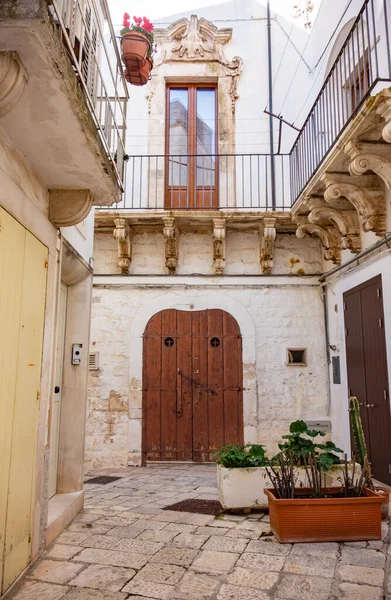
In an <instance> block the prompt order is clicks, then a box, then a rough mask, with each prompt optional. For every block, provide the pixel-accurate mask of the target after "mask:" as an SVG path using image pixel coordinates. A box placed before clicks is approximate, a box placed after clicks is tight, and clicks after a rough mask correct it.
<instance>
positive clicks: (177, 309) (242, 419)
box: [141, 306, 245, 465]
mask: <svg viewBox="0 0 391 600" xmlns="http://www.w3.org/2000/svg"><path fill="white" fill-rule="evenodd" d="M168 310H173V311H175V312H179V313H180V312H190V313H199V312H207V311H213V310H217V311H220V312H221V313H225V314H227V315H228V316H229V317H230V318H231V319H232V320H233V321H234V322H235V323H236V325H237V328H238V331H239V334H238V335H239V337H240V344H239V353H240V361H241V373H240V381H241V385H240V389H239V398H238V402H239V414H240V417H239V418H240V420H239V438H238V443H240V444H243V443H244V438H245V417H244V391H245V388H244V377H245V371H244V364H245V363H244V351H243V334H242V330H241V326H240V323H239V321H238V320H237V319H236V317H235V316H234V315H233V314H232V313H231V312H229V311H228V310H226V309H224V308H200V309H199V310H196V309H194V310H191V311H184V310H183V306H182V307H175V308H174V307H171V306H170V307H166V308H162V309H161V310H158V311H156V310H155V311H154V312H153V314H152V315H151V316H150V318H149V319H148V320H147V322H146V324H145V327H144V330H143V334H142V389H141V405H142V410H141V417H142V423H141V464H142V465H145V464H146V463H147V462H148V461H147V458H146V454H147V450H146V438H147V432H146V397H145V391H146V390H145V387H144V386H145V371H146V356H145V347H146V341H145V337H146V335H145V334H146V332H147V328H148V326H149V323H150V321H151V320H152V319H153V317H155V316H157V315H159V314H161V313H163V312H166V311H168ZM167 335H168V334H165V335H163V334H160V337H161V338H163V337H167ZM177 335H178V334H176V336H175V337H176V338H177ZM195 337H197V336H195ZM206 337H208V334H207V332H206ZM223 337H224V336H223ZM230 337H232V335H227V338H230ZM190 339H191V348H192V350H191V351H192V352H193V339H194V336H193V335H192V334H190ZM191 363H192V361H191ZM176 366H177V368H178V371H179V367H178V357H177V360H176ZM223 369H224V359H223ZM194 383H196V382H194V381H193V382H192V409H191V410H192V419H191V423H192V425H191V427H192V443H191V446H192V457H193V459H194V439H193V428H194V395H195V389H196V387H197V386H194ZM177 385H178V384H177ZM227 389H229V386H228V388H227ZM152 462H153V461H152ZM157 462H162V463H163V464H164V463H172V464H174V465H175V464H180V463H181V462H188V463H189V464H213V462H211V461H204V462H202V463H197V462H195V461H194V460H190V461H181V460H179V461H178V460H171V461H164V460H161V461H157Z"/></svg>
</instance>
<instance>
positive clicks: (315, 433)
mask: <svg viewBox="0 0 391 600" xmlns="http://www.w3.org/2000/svg"><path fill="white" fill-rule="evenodd" d="M306 434H307V435H309V436H310V437H312V438H314V437H318V435H320V436H321V437H324V436H325V435H326V434H325V432H324V431H317V430H316V429H307V431H306Z"/></svg>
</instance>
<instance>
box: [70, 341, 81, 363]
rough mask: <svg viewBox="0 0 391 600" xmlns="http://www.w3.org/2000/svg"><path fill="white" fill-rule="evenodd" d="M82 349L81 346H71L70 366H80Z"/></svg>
mask: <svg viewBox="0 0 391 600" xmlns="http://www.w3.org/2000/svg"><path fill="white" fill-rule="evenodd" d="M82 348H83V344H72V364H73V365H80V364H81V351H82Z"/></svg>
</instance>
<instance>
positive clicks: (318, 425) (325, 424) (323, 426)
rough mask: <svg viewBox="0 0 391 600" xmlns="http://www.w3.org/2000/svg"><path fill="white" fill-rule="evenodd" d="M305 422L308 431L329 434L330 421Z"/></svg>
mask: <svg viewBox="0 0 391 600" xmlns="http://www.w3.org/2000/svg"><path fill="white" fill-rule="evenodd" d="M305 422H306V423H307V425H308V429H317V430H318V431H323V432H324V433H330V432H331V421H307V419H306V420H305Z"/></svg>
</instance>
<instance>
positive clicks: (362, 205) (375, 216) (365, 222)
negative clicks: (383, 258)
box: [322, 173, 386, 236]
mask: <svg viewBox="0 0 391 600" xmlns="http://www.w3.org/2000/svg"><path fill="white" fill-rule="evenodd" d="M345 179H348V177H347V178H346V177H344V176H338V175H329V174H327V173H326V174H325V175H324V176H323V177H322V181H323V182H324V183H325V185H326V191H325V193H324V198H325V200H326V202H330V203H333V202H335V201H336V200H338V199H339V198H346V199H347V200H349V202H350V203H351V204H352V205H353V206H354V208H355V209H356V211H357V214H358V216H359V219H360V222H361V225H362V228H363V231H374V232H375V233H376V235H378V236H382V235H384V233H385V231H386V212H385V202H384V195H383V196H382V195H380V196H379V192H378V190H369V189H367V188H364V187H363V186H362V187H359V186H357V185H355V184H353V183H347V182H346V181H345Z"/></svg>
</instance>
